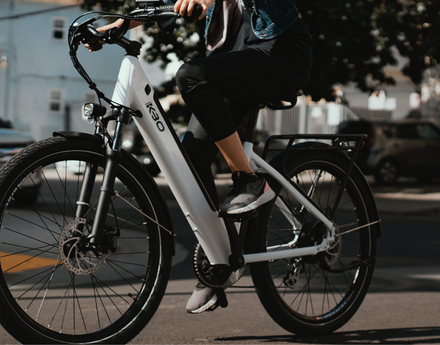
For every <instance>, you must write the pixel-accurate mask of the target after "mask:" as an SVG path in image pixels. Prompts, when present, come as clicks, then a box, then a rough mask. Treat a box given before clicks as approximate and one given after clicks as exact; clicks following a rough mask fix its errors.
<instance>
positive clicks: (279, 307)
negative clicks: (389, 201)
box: [251, 150, 378, 335]
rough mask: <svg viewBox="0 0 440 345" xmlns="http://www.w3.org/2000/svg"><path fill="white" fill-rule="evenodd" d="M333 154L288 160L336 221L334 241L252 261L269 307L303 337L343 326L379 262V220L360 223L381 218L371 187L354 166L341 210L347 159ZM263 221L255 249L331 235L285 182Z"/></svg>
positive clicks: (296, 179) (299, 182) (298, 180)
mask: <svg viewBox="0 0 440 345" xmlns="http://www.w3.org/2000/svg"><path fill="white" fill-rule="evenodd" d="M328 152H329V151H325V152H324V151H313V150H310V151H307V152H304V153H302V154H301V153H298V154H296V155H295V156H293V157H292V158H291V159H289V160H288V162H287V166H286V171H287V172H288V176H289V177H290V179H291V183H292V184H295V185H296V186H298V188H299V189H300V190H301V191H302V192H304V193H305V194H307V195H308V196H309V197H310V198H311V199H312V201H313V202H314V203H315V205H317V206H318V207H319V209H321V211H322V212H323V213H324V214H326V215H327V217H329V218H331V219H332V220H333V221H334V223H335V224H336V225H337V231H336V241H335V243H334V244H333V246H332V247H331V248H330V249H329V250H327V251H326V252H321V253H318V254H316V255H313V256H305V257H296V258H286V259H282V260H275V261H271V262H262V263H257V264H252V265H251V273H252V278H253V281H254V284H255V287H256V290H257V293H258V296H259V298H260V300H261V302H262V304H263V306H264V307H265V309H266V310H267V312H268V313H269V314H270V316H271V317H272V318H273V319H274V320H275V321H276V322H277V323H278V324H279V325H280V326H282V327H283V328H284V329H286V330H288V331H290V332H292V333H295V334H298V335H320V334H328V333H331V332H333V331H335V330H336V329H338V328H340V327H341V326H343V325H344V324H345V323H346V322H347V321H348V320H349V319H350V318H351V317H352V316H353V315H354V313H355V312H356V310H357V309H358V308H359V306H360V305H361V303H362V301H363V299H364V296H365V294H366V293H367V290H368V287H369V284H370V281H371V278H372V274H373V268H374V264H375V255H376V230H377V229H378V228H377V227H378V225H377V223H376V224H374V225H370V226H365V227H362V226H363V225H366V224H370V223H374V222H375V221H377V220H378V216H377V211H376V207H375V203H374V200H373V199H372V194H371V191H370V189H369V187H368V185H367V184H366V182H365V179H364V177H363V175H362V174H361V173H360V171H359V170H358V169H357V168H356V167H355V169H354V170H353V172H352V174H351V178H350V180H349V182H348V185H347V187H346V188H345V189H344V191H343V194H342V198H341V200H340V202H339V206H338V207H336V208H335V201H336V199H337V198H336V197H337V195H338V192H339V190H340V185H341V181H342V180H343V178H344V176H345V171H346V169H347V167H348V163H349V161H348V158H346V157H345V156H343V155H342V154H334V155H333V154H331V153H330V154H329V153H328ZM258 218H259V220H258V222H259V223H260V224H261V226H259V230H258V235H256V236H255V238H256V239H255V242H254V248H253V250H254V251H257V252H258V251H266V250H267V251H275V250H278V249H279V248H280V247H282V246H283V247H284V248H300V247H307V246H312V245H314V244H316V243H320V242H321V241H322V240H323V238H324V236H325V234H326V229H325V227H324V226H323V225H322V224H321V223H320V222H319V221H318V220H317V219H315V217H314V216H313V215H311V214H310V212H309V211H308V210H307V209H305V208H304V207H303V206H302V205H301V204H299V203H298V201H296V200H295V199H294V198H293V197H292V195H290V194H289V193H288V192H287V190H285V189H284V188H281V187H279V188H278V190H277V198H275V199H274V201H273V202H271V203H270V204H268V205H265V206H264V208H263V209H262V210H261V211H260V217H258ZM255 225H256V226H257V227H258V225H257V224H255ZM354 229H357V230H354ZM350 230H354V231H351V232H349V231H350ZM257 237H258V239H257Z"/></svg>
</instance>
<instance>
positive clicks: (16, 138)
mask: <svg viewBox="0 0 440 345" xmlns="http://www.w3.org/2000/svg"><path fill="white" fill-rule="evenodd" d="M11 128H12V126H11V124H10V122H8V121H5V120H0V168H2V167H3V166H4V165H5V164H6V162H7V161H9V160H10V159H11V158H12V157H13V156H14V155H15V154H17V153H19V152H20V151H21V150H23V149H24V148H25V147H26V146H28V145H30V144H32V143H33V142H34V141H35V140H34V139H33V138H32V136H31V135H29V134H24V133H21V132H18V131H15V130H13V129H11ZM41 180H42V176H41V172H37V173H35V174H34V175H33V176H32V179H30V178H28V179H26V180H25V181H24V182H23V184H22V190H20V191H17V194H16V198H17V199H20V200H19V202H21V203H26V204H27V203H33V202H34V201H35V200H36V199H37V197H38V192H39V188H40V185H41Z"/></svg>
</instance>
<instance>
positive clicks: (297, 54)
mask: <svg viewBox="0 0 440 345" xmlns="http://www.w3.org/2000/svg"><path fill="white" fill-rule="evenodd" d="M311 61H312V58H311V39H310V36H309V34H308V32H307V30H305V31H304V35H303V37H302V36H301V34H299V35H298V40H297V41H296V42H292V41H289V42H286V40H282V39H280V40H279V41H278V40H277V41H276V42H275V43H274V44H273V45H272V47H271V49H270V50H264V49H259V48H258V45H257V46H255V47H252V48H247V49H244V50H240V51H231V52H226V53H221V54H214V55H211V56H209V57H206V58H201V59H196V60H191V61H189V62H187V63H185V64H183V65H182V66H181V68H180V69H179V71H178V72H177V75H176V80H177V85H178V87H179V90H180V92H181V94H182V97H183V99H184V100H185V102H186V104H187V105H188V106H189V107H190V108H191V109H192V111H193V114H194V116H193V117H192V118H191V120H190V123H189V126H188V132H187V134H186V135H185V138H184V140H183V145H184V147H185V149H186V150H187V152H188V154H189V157H190V159H191V161H192V162H193V164H194V166H195V168H196V170H197V171H198V173H199V175H200V177H201V179H202V181H203V183H204V184H205V186H206V188H207V189H208V191H209V192H210V194H211V197H212V198H213V200H214V202H217V203H218V201H217V193H216V190H215V185H214V180H213V178H212V174H211V169H210V167H211V163H212V161H213V160H214V158H215V156H216V155H217V153H218V149H217V147H216V146H215V144H214V142H216V141H219V140H221V139H224V138H226V137H228V136H230V135H231V134H233V133H234V132H235V131H236V129H237V127H238V126H239V125H240V123H242V121H243V120H244V118H245V117H246V116H247V115H248V114H249V112H250V111H251V109H252V108H253V107H254V105H255V104H259V103H265V102H276V101H279V100H291V99H293V98H294V97H296V94H297V92H298V91H299V90H300V89H301V88H302V87H303V86H304V84H305V83H306V81H307V79H308V76H309V71H310V67H311Z"/></svg>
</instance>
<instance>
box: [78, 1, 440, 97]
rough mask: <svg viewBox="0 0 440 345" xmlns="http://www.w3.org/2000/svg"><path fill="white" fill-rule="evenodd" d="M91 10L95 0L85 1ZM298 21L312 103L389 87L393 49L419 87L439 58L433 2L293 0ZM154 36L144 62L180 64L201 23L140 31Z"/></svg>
mask: <svg viewBox="0 0 440 345" xmlns="http://www.w3.org/2000/svg"><path fill="white" fill-rule="evenodd" d="M85 1H86V5H87V6H93V5H94V3H95V1H96V0H85ZM101 5H102V7H103V8H105V9H106V10H108V9H109V8H112V9H113V10H115V9H117V10H118V11H122V12H124V11H129V10H130V9H132V8H133V7H134V5H133V2H127V1H124V0H104V1H101ZM297 6H298V8H299V10H300V12H301V15H302V18H303V20H304V21H305V22H306V23H307V24H308V26H309V30H310V33H311V35H312V37H313V40H314V52H313V53H314V57H313V59H314V61H313V68H312V73H311V76H310V80H309V82H308V84H307V85H306V86H305V87H304V88H303V91H304V93H305V94H308V95H311V96H312V98H313V99H314V100H319V99H321V98H325V99H327V100H331V99H332V98H333V97H334V95H333V85H335V84H343V85H344V84H347V83H348V82H353V83H355V84H356V85H357V86H358V87H359V88H360V89H361V90H363V91H372V90H374V89H376V88H377V87H379V86H380V85H381V84H383V83H391V84H392V83H393V80H392V79H391V78H387V77H386V76H385V75H384V72H383V67H384V66H386V65H393V64H395V63H396V59H395V56H394V50H393V47H395V48H397V50H398V51H399V53H400V54H401V55H402V56H403V57H407V58H408V59H409V60H408V64H407V65H406V66H405V67H404V69H403V71H404V73H405V74H407V75H408V76H409V77H410V78H411V79H412V80H413V82H415V83H419V82H420V80H421V78H422V73H423V71H424V70H425V69H426V68H428V67H431V66H434V65H436V63H437V61H438V60H439V55H440V1H439V0H417V1H414V0H344V1H341V0H297ZM145 31H146V32H147V34H148V35H149V36H151V37H153V38H154V42H153V45H152V47H150V48H149V49H148V50H147V54H146V57H145V58H146V59H147V61H150V62H153V61H157V60H161V61H162V67H166V65H167V64H168V63H169V62H170V60H169V58H168V54H169V53H171V52H173V53H175V54H176V55H177V57H178V58H179V59H180V60H182V61H187V60H189V59H194V58H198V57H201V56H204V54H205V47H204V39H203V31H204V22H203V21H195V22H193V23H186V22H185V21H183V20H179V21H178V22H177V26H176V30H175V31H174V32H173V33H172V34H171V35H169V36H165V35H163V34H161V33H160V30H159V28H158V27H157V25H154V26H150V27H146V28H145Z"/></svg>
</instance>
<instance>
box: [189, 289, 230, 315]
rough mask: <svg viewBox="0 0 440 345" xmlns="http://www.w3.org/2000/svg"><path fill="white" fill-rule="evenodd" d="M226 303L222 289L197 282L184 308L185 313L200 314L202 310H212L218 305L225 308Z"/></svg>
mask: <svg viewBox="0 0 440 345" xmlns="http://www.w3.org/2000/svg"><path fill="white" fill-rule="evenodd" d="M218 295H220V296H218ZM227 305H228V301H227V300H226V295H225V293H224V290H223V289H213V288H210V287H207V286H205V285H203V284H202V283H198V284H197V285H196V288H195V289H194V291H193V293H192V295H191V297H190V299H189V300H188V302H187V303H186V308H185V309H186V312H187V313H190V314H200V313H203V312H204V311H213V310H215V309H216V308H217V307H218V306H221V307H222V308H226V307H227Z"/></svg>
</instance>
